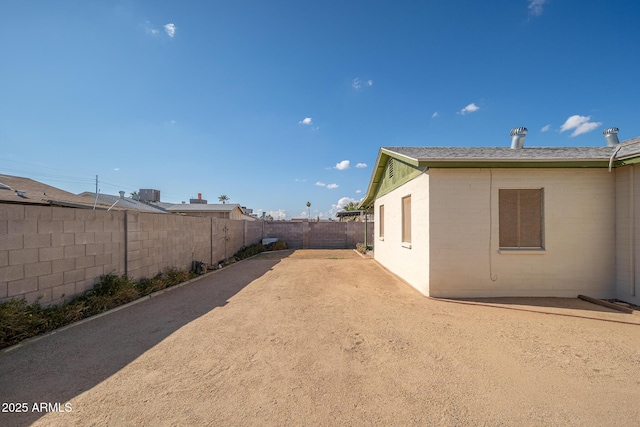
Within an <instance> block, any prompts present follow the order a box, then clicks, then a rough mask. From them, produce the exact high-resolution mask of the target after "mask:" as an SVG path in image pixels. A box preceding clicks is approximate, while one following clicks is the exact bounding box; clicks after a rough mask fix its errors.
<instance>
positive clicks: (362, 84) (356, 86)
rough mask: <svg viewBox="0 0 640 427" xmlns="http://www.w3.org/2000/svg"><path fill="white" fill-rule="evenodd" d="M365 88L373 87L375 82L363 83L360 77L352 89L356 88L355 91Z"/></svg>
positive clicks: (354, 81)
mask: <svg viewBox="0 0 640 427" xmlns="http://www.w3.org/2000/svg"><path fill="white" fill-rule="evenodd" d="M363 86H366V87H371V86H373V80H367V81H366V82H363V81H362V80H360V77H356V78H355V79H353V81H352V82H351V87H352V88H354V89H355V90H361V89H362V87H363Z"/></svg>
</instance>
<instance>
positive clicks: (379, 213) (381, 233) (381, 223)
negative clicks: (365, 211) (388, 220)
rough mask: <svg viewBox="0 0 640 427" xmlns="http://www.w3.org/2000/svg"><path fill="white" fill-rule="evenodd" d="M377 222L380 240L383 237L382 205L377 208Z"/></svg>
mask: <svg viewBox="0 0 640 427" xmlns="http://www.w3.org/2000/svg"><path fill="white" fill-rule="evenodd" d="M378 211H379V212H378V222H379V223H380V225H379V226H378V227H379V228H378V232H379V234H380V236H379V237H380V238H383V237H384V205H380V208H378Z"/></svg>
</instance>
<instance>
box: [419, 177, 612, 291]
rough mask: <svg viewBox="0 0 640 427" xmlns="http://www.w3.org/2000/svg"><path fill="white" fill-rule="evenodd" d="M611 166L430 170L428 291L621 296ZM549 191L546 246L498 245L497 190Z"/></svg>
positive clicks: (545, 232)
mask: <svg viewBox="0 0 640 427" xmlns="http://www.w3.org/2000/svg"><path fill="white" fill-rule="evenodd" d="M614 176H615V175H614V174H613V173H609V172H608V171H607V170H606V169H431V170H430V181H429V183H430V199H431V200H430V204H429V205H430V207H431V210H430V213H429V218H430V222H431V225H430V227H429V228H430V230H431V234H430V243H429V247H430V252H429V253H430V265H431V274H430V276H431V277H430V285H429V287H430V295H431V296H438V297H494V296H555V297H576V296H577V295H578V294H586V295H590V296H593V297H597V298H612V297H614V296H615V280H616V260H615V243H616V231H615V220H616V213H615V202H616V198H615V179H614ZM501 188H543V189H544V246H545V248H544V250H543V251H520V252H518V251H513V250H512V251H500V250H499V247H498V231H499V229H498V190H499V189H501Z"/></svg>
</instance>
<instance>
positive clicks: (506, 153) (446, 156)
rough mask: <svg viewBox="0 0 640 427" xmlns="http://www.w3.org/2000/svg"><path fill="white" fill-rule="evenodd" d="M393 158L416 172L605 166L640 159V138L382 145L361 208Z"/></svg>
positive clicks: (372, 197)
mask: <svg viewBox="0 0 640 427" xmlns="http://www.w3.org/2000/svg"><path fill="white" fill-rule="evenodd" d="M391 158H393V159H397V160H399V161H400V162H402V163H403V164H405V165H406V166H407V167H409V168H412V169H413V170H415V171H416V172H418V171H425V170H427V169H428V168H444V167H455V168H469V167H500V168H507V167H516V168H539V167H602V168H605V167H609V166H612V167H616V166H621V165H625V164H629V163H635V162H640V137H637V138H632V139H629V140H626V141H623V142H621V143H620V144H618V145H617V146H615V147H609V146H601V147H525V148H521V149H512V148H510V147H381V148H380V151H379V152H378V158H377V159H376V164H375V166H374V168H373V174H372V176H371V180H370V182H369V188H368V189H367V193H366V195H365V197H364V198H363V200H362V202H361V203H360V206H359V207H360V208H370V207H371V206H372V204H373V202H374V201H375V197H376V194H377V192H378V187H379V185H380V183H381V182H382V180H383V178H384V171H385V170H386V168H387V164H388V161H389V159H391Z"/></svg>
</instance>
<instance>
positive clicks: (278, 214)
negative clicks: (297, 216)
mask: <svg viewBox="0 0 640 427" xmlns="http://www.w3.org/2000/svg"><path fill="white" fill-rule="evenodd" d="M262 212H264V214H265V215H266V216H269V215H271V217H272V218H273V219H275V220H282V219H288V218H289V213H288V212H287V211H285V210H284V209H278V210H275V211H265V210H263V209H258V210H257V211H256V213H257V214H258V217H260V218H262Z"/></svg>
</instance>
